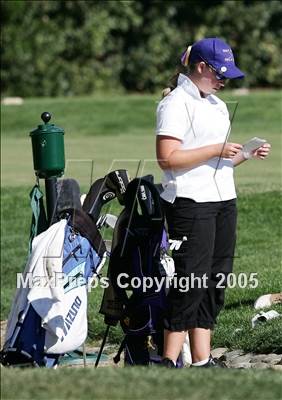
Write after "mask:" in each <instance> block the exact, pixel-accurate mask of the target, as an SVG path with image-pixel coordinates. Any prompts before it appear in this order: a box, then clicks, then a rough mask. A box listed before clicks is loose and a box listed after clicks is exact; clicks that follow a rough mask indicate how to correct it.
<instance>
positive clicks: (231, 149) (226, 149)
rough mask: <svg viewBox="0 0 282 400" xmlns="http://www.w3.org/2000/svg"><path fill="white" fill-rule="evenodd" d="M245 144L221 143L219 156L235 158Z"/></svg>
mask: <svg viewBox="0 0 282 400" xmlns="http://www.w3.org/2000/svg"><path fill="white" fill-rule="evenodd" d="M242 148H243V146H242V145H241V144H239V143H225V144H224V143H220V144H219V154H218V155H219V156H221V157H223V158H233V157H235V156H236V154H238V153H239V152H240V151H242Z"/></svg>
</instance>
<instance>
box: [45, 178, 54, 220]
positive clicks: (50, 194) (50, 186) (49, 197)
mask: <svg viewBox="0 0 282 400" xmlns="http://www.w3.org/2000/svg"><path fill="white" fill-rule="evenodd" d="M45 192H46V207H47V218H48V223H49V225H51V224H52V223H53V222H54V220H55V212H56V205H57V178H55V177H51V178H46V179H45Z"/></svg>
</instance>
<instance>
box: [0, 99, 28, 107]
mask: <svg viewBox="0 0 282 400" xmlns="http://www.w3.org/2000/svg"><path fill="white" fill-rule="evenodd" d="M23 102H24V101H23V98H21V97H4V99H3V100H2V101H1V103H2V104H4V105H5V106H21V105H22V104H23Z"/></svg>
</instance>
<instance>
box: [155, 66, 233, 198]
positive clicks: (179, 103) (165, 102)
mask: <svg viewBox="0 0 282 400" xmlns="http://www.w3.org/2000/svg"><path fill="white" fill-rule="evenodd" d="M229 132H230V121H229V113H228V110H227V107H226V104H225V103H224V102H223V101H222V100H220V99H219V98H218V97H216V96H214V95H209V96H207V97H205V98H203V97H201V95H200V92H199V89H198V88H197V86H196V85H195V84H194V83H193V82H192V81H191V80H190V79H189V78H188V77H187V76H185V75H183V74H180V75H179V78H178V83H177V87H176V88H175V89H174V90H173V91H172V92H171V93H170V94H169V95H168V96H166V97H165V98H164V99H162V100H161V101H160V103H159V105H158V108H157V129H156V133H157V135H164V136H171V137H175V138H177V139H180V140H181V142H182V144H181V147H180V149H183V150H184V149H185V150H186V149H194V148H198V147H202V146H206V145H209V144H216V143H224V142H225V141H226V139H227V137H228V135H229ZM162 184H163V187H164V192H163V193H162V195H161V196H162V198H163V199H164V200H166V201H168V202H171V203H173V202H174V200H175V198H176V197H186V198H190V199H192V200H195V201H196V202H208V201H212V202H213V201H224V200H230V199H234V198H236V191H235V185H234V179H233V163H232V161H231V159H227V158H219V157H214V158H211V159H209V160H208V161H205V162H203V163H200V164H198V165H196V166H194V167H193V168H187V169H186V168H185V169H180V170H165V171H164V176H163V182H162Z"/></svg>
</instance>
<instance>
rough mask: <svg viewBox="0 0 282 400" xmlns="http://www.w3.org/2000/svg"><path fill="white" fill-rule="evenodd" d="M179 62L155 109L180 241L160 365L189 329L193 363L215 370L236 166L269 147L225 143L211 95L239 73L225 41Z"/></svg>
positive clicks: (224, 117)
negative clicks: (214, 340)
mask: <svg viewBox="0 0 282 400" xmlns="http://www.w3.org/2000/svg"><path fill="white" fill-rule="evenodd" d="M181 61H182V64H183V65H184V66H185V67H186V71H185V74H182V73H181V74H179V76H178V80H177V86H176V88H175V89H173V90H171V91H170V92H169V93H168V95H166V96H165V97H164V98H163V99H162V101H161V102H160V103H159V106H158V109H157V130H156V132H157V144H156V147H157V158H158V163H159V165H160V167H161V168H162V170H163V171H164V178H163V188H164V191H163V193H162V195H161V196H162V198H163V200H164V207H165V212H166V218H167V224H168V230H169V236H170V239H173V240H177V241H180V242H182V244H181V246H180V247H179V248H178V246H177V247H175V249H174V250H173V258H174V262H175V272H176V278H177V279H176V280H174V285H173V286H172V287H171V290H170V292H169V296H168V301H169V308H168V312H167V315H166V318H165V342H164V354H163V364H164V365H165V366H167V367H174V366H175V364H176V360H177V358H178V355H179V353H180V351H181V348H182V344H183V342H184V339H185V336H186V334H187V331H188V332H189V338H190V346H191V354H192V366H199V367H219V366H222V364H221V363H220V362H219V361H218V360H216V359H213V358H212V357H211V355H210V350H211V349H210V340H211V330H212V329H213V328H214V324H215V322H216V318H217V316H218V314H219V312H220V310H221V308H222V306H223V303H224V288H225V286H226V277H227V275H228V274H229V273H230V272H232V264H233V256H234V248H235V238H236V192H235V186H234V180H233V167H234V166H237V165H239V164H241V163H243V162H244V161H245V160H247V159H249V158H260V159H264V158H265V157H266V156H267V155H268V153H269V150H270V145H269V144H268V143H266V144H263V145H261V146H260V147H259V148H257V149H256V150H253V151H252V152H250V153H247V152H245V151H244V149H243V147H242V145H241V144H239V143H230V142H229V141H228V137H229V134H230V120H229V114H228V110H227V107H226V105H225V103H224V102H223V101H222V100H220V99H219V98H218V97H216V96H215V93H217V92H218V91H219V90H220V89H221V88H223V87H224V85H225V83H226V79H237V78H243V77H244V74H243V72H242V71H240V69H239V68H237V67H236V65H235V63H234V58H233V54H232V50H231V48H230V47H229V46H228V45H227V44H226V43H225V42H223V41H222V40H220V39H218V38H206V39H203V40H200V41H198V42H196V43H195V44H193V45H192V47H189V48H188V49H187V50H186V51H185V52H184V54H183V55H182V58H181ZM166 94H167V93H166ZM258 146H259V145H258ZM178 243H179V242H178ZM175 282H176V283H178V284H175ZM185 282H186V283H187V285H186V286H185V285H184V284H183V283H185Z"/></svg>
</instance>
